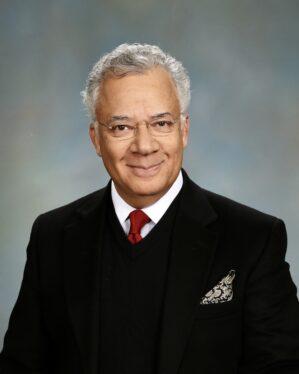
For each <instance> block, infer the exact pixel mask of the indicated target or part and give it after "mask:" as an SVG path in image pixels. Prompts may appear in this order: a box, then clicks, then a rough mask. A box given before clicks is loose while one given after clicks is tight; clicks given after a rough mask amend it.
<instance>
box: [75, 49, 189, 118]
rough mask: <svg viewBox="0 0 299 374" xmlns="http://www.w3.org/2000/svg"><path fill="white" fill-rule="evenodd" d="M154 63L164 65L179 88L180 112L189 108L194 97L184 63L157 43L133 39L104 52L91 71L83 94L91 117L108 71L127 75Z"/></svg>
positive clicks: (145, 68) (141, 71)
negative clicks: (131, 41) (141, 42)
mask: <svg viewBox="0 0 299 374" xmlns="http://www.w3.org/2000/svg"><path fill="white" fill-rule="evenodd" d="M155 66H162V67H163V68H164V69H165V70H166V71H167V72H168V73H169V74H170V76H171V77H172V79H173V81H174V83H175V85H176V88H177V92H178V99H179V102H180V107H181V108H180V109H181V112H182V113H184V112H186V111H187V108H188V105H189V102H190V98H191V93H190V79H189V76H188V73H187V70H186V69H185V68H184V67H183V65H182V63H181V62H179V61H177V60H176V59H175V58H174V57H172V56H171V55H169V54H167V53H165V52H163V51H162V50H161V49H160V48H159V47H158V46H155V45H149V44H138V43H134V44H121V45H119V46H118V47H117V48H115V49H114V50H113V51H111V52H110V53H107V54H105V55H104V56H103V57H101V58H100V60H99V61H98V62H97V63H96V64H95V65H94V66H93V68H92V69H91V71H90V73H89V74H88V78H87V81H86V87H85V90H83V91H82V92H81V96H82V98H83V103H84V105H85V106H86V108H87V110H88V112H89V115H90V117H91V119H92V120H95V107H96V103H97V99H98V95H99V89H100V85H101V83H102V82H103V80H104V79H105V75H106V74H107V73H109V72H110V73H112V74H113V75H116V76H124V75H127V74H130V73H143V72H144V71H146V70H149V69H151V68H153V67H155Z"/></svg>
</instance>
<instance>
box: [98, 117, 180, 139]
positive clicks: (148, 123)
mask: <svg viewBox="0 0 299 374" xmlns="http://www.w3.org/2000/svg"><path fill="white" fill-rule="evenodd" d="M162 114H163V115H165V114H170V115H171V116H172V114H171V113H168V112H167V113H162ZM186 116H187V113H186V112H180V113H179V114H178V116H177V117H176V118H174V119H172V120H173V125H175V124H176V123H177V122H179V121H181V119H182V117H186ZM153 117H157V118H156V119H153V122H154V121H156V122H159V119H160V122H162V121H163V117H162V116H161V117H159V115H157V116H153ZM119 120H121V119H119ZM126 120H127V118H126ZM165 121H166V120H165ZM140 122H145V125H146V127H147V128H148V129H149V131H150V129H151V124H152V123H153V122H150V121H148V120H141V121H134V126H132V125H126V124H124V126H130V127H131V128H133V130H134V133H133V135H132V136H131V135H130V136H129V137H125V138H122V137H117V136H113V135H112V133H111V131H112V126H111V125H109V124H106V123H103V122H100V121H98V120H95V121H94V122H93V123H92V125H93V126H94V125H95V124H96V125H100V126H102V127H105V128H106V129H108V130H109V131H110V132H108V134H109V135H110V136H111V137H112V138H114V139H118V140H129V139H133V138H135V137H136V131H137V129H138V128H139V127H140ZM96 127H97V126H96ZM150 133H151V132H150ZM171 133H172V131H170V132H168V133H161V134H153V133H151V135H152V136H158V137H159V136H162V137H163V136H167V135H168V134H171Z"/></svg>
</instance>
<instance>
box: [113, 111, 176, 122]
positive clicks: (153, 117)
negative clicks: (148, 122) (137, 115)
mask: <svg viewBox="0 0 299 374" xmlns="http://www.w3.org/2000/svg"><path fill="white" fill-rule="evenodd" d="M165 116H172V114H171V113H170V112H162V113H157V114H153V115H152V116H150V119H157V118H163V117H165ZM130 119H131V117H129V116H124V115H120V116H111V120H112V121H123V120H130Z"/></svg>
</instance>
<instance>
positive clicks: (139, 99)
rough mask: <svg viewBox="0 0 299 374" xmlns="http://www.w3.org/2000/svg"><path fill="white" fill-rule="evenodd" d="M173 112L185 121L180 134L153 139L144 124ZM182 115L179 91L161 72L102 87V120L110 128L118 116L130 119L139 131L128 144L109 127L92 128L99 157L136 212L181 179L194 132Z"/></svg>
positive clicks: (98, 113) (98, 109)
mask: <svg viewBox="0 0 299 374" xmlns="http://www.w3.org/2000/svg"><path fill="white" fill-rule="evenodd" d="M167 112H168V113H171V114H172V116H173V118H177V117H178V118H179V120H178V123H177V124H176V125H175V129H174V131H173V132H171V133H170V134H167V136H156V135H152V134H151V132H150V131H149V129H148V128H147V127H146V126H144V121H148V120H149V119H150V118H152V117H154V116H155V115H157V114H159V113H167ZM179 115H180V105H179V101H178V96H177V90H176V87H175V85H174V83H173V81H172V79H171V78H170V76H169V74H168V72H166V71H165V70H164V69H163V68H161V67H157V68H153V69H151V70H148V71H146V72H144V73H142V74H135V73H134V74H128V75H126V76H123V77H115V76H113V75H111V76H109V77H107V78H106V79H105V80H104V82H103V83H102V85H101V89H100V95H99V100H98V103H97V107H96V118H97V121H99V122H101V123H104V124H107V123H110V122H111V119H112V118H115V117H116V116H117V117H118V116H124V117H128V118H129V119H132V121H135V123H137V126H138V130H137V131H136V135H135V136H134V137H132V138H130V139H125V140H124V139H117V138H113V137H112V136H111V134H109V132H108V131H107V128H105V127H104V126H98V127H96V126H93V125H91V127H90V137H91V140H92V142H93V144H94V146H95V149H96V151H97V154H98V155H99V156H100V157H102V159H103V162H104V165H105V167H106V169H107V171H108V173H109V174H110V176H111V178H112V179H113V181H114V183H115V186H116V189H117V191H118V193H119V194H120V195H121V197H122V198H123V199H124V200H125V201H126V202H127V203H128V204H130V205H132V206H134V207H136V208H144V207H145V206H148V205H151V204H153V203H154V202H156V201H157V200H159V199H160V198H161V197H162V196H163V195H164V194H165V193H166V192H167V191H168V189H169V188H170V187H171V185H172V184H173V182H174V181H175V179H176V177H177V176H178V173H179V171H180V168H181V165H182V159H183V150H184V147H185V146H186V145H187V139H188V129H189V117H188V116H187V115H186V116H185V117H181V119H180V117H179ZM140 125H141V126H140Z"/></svg>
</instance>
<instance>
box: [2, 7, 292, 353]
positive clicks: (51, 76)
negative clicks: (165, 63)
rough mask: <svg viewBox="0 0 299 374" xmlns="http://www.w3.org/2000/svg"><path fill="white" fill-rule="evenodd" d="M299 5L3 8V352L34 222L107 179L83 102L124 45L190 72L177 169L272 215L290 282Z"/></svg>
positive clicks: (211, 188)
mask: <svg viewBox="0 0 299 374" xmlns="http://www.w3.org/2000/svg"><path fill="white" fill-rule="evenodd" d="M298 19H299V2H298V1H297V0H283V1H281V0H263V1H260V0H243V1H240V0H217V1H216V0H184V1H181V0H163V1H161V0H85V1H80V0H52V1H48V0H27V1H23V0H3V1H1V2H0V40H1V43H0V56H1V58H0V64H1V73H0V74H1V84H0V90H1V92H0V126H1V132H0V152H1V153H0V155H1V157H0V168H1V194H0V208H1V209H0V221H1V225H0V232H1V234H0V241H1V243H0V244H1V245H0V251H1V252H0V349H1V348H2V342H3V336H4V333H5V330H6V328H7V324H8V318H9V315H10V313H11V310H12V308H13V305H14V303H15V301H16V298H17V295H18V291H19V288H20V283H21V279H22V274H23V268H24V264H25V258H26V245H27V243H28V239H29V234H30V229H31V225H32V223H33V220H34V219H35V218H36V217H37V215H38V214H40V213H42V212H45V211H47V210H50V209H53V208H55V207H58V206H60V205H63V204H66V203H68V202H70V201H72V200H74V199H76V198H79V197H81V196H83V195H85V194H88V193H90V192H92V191H94V190H96V189H99V188H100V187H102V186H104V185H105V184H106V183H107V181H108V180H109V178H108V175H107V173H106V172H105V169H104V167H103V165H102V164H101V161H100V159H99V158H98V157H97V156H96V154H95V152H94V149H93V146H92V145H91V143H90V140H89V137H88V126H89V119H88V117H87V114H86V112H85V110H84V108H83V105H82V104H81V98H80V91H81V90H82V89H83V87H84V84H85V79H86V77H87V74H88V71H89V70H90V68H91V66H92V65H93V64H94V63H95V62H96V61H97V60H98V58H99V57H100V56H101V55H102V54H103V53H105V52H108V51H110V50H111V49H113V48H114V47H116V46H117V45H118V44H120V43H124V42H129V43H132V42H141V43H150V44H157V45H159V46H160V47H161V48H162V49H164V50H165V51H168V52H169V53H171V54H172V55H174V56H175V57H176V58H177V59H179V60H181V61H182V62H183V64H184V65H185V67H186V68H187V70H188V71H189V73H190V77H191V83H192V101H191V106H190V115H191V133H190V141H189V146H188V149H187V150H186V154H185V160H184V167H185V169H186V170H187V172H188V173H189V175H190V176H191V177H192V179H193V180H194V181H196V182H197V183H198V184H199V185H201V186H202V187H204V188H207V189H210V190H212V191H214V192H217V193H220V194H223V195H226V196H228V197H230V198H232V199H234V200H237V201H240V202H242V203H244V204H247V205H250V206H252V207H254V208H257V209H259V210H262V211H264V212H267V213H269V214H272V215H275V216H278V217H280V218H282V219H283V220H284V221H285V223H286V225H287V230H288V238H289V245H288V255H287V260H288V262H290V264H291V273H292V276H293V279H294V281H295V283H296V284H297V285H299V253H298V241H299V229H298V222H299V220H298V218H299V217H298V216H299V214H298V211H299V167H298V162H299V69H298V66H299V50H298V49H299V22H298Z"/></svg>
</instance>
